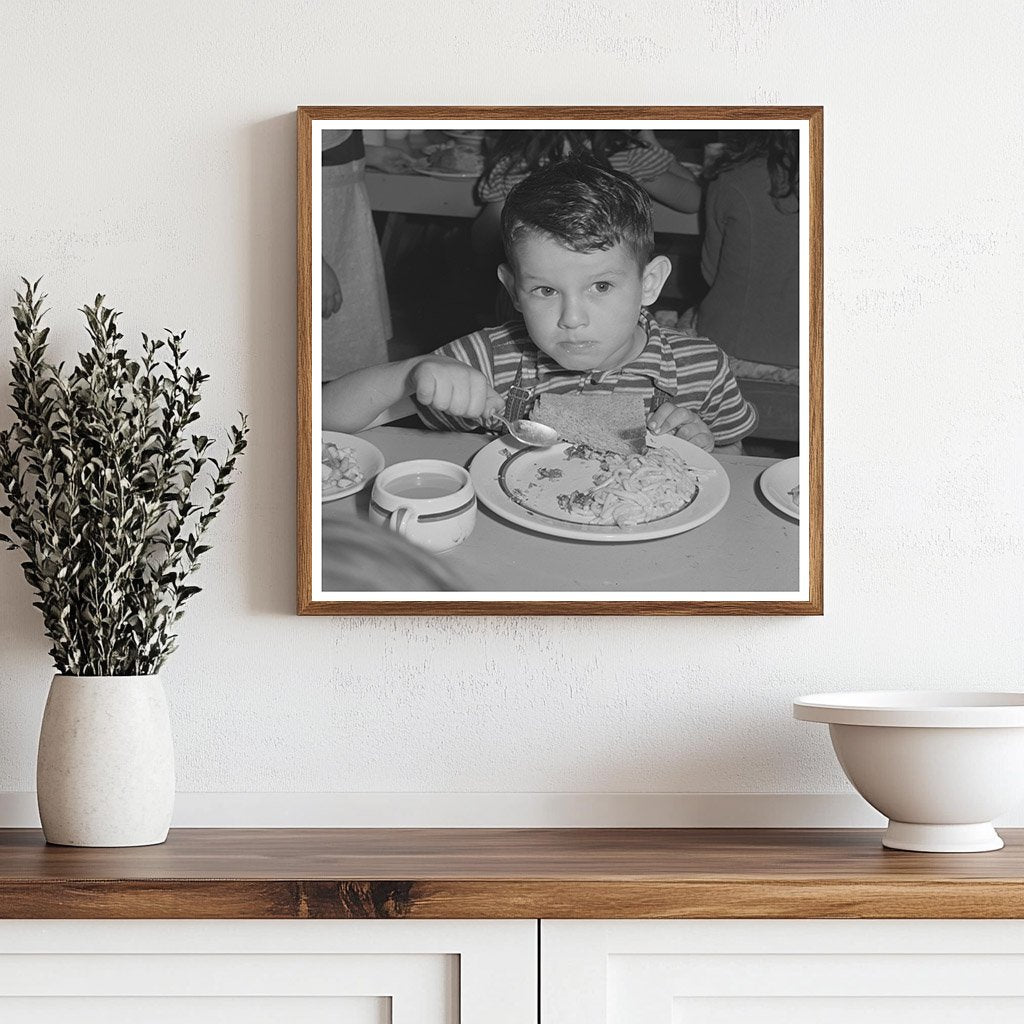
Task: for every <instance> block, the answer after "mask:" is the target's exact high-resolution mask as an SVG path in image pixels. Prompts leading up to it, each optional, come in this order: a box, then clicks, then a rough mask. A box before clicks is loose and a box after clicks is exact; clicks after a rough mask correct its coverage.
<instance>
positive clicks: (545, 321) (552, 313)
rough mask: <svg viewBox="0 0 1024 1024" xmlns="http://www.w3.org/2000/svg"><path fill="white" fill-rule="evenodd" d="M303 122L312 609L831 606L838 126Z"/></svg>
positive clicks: (302, 560) (787, 116) (794, 111)
mask: <svg viewBox="0 0 1024 1024" xmlns="http://www.w3.org/2000/svg"><path fill="white" fill-rule="evenodd" d="M297 120H298V289H297V291H298V374H297V387H298V441H297V448H298V463H297V465H298V500H297V511H298V525H297V531H298V547H297V550H298V611H299V613H300V614H304V615H819V614H821V613H822V610H823V594H822V125H823V112H822V108H821V107H488V108H484V107H472V108H470V107H300V108H299V110H298V118H297ZM315 454H319V455H320V463H319V465H320V469H319V472H317V470H316V468H315V467H316V463H314V461H313V456H314V455H315Z"/></svg>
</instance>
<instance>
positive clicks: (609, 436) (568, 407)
mask: <svg viewBox="0 0 1024 1024" xmlns="http://www.w3.org/2000/svg"><path fill="white" fill-rule="evenodd" d="M530 419H532V420H537V422H538V423H546V424H547V425H548V426H549V427H554V428H555V430H557V431H558V436H559V437H561V439H562V440H563V441H569V442H570V443H572V444H585V445H587V446H588V447H590V448H593V449H594V450H595V451H598V452H617V453H618V454H619V455H642V454H643V453H644V452H645V451H646V450H647V411H646V409H645V407H644V400H643V398H642V397H641V396H640V395H616V394H603V393H600V392H594V393H590V394H584V395H541V396H540V397H539V398H538V399H537V401H536V403H535V404H534V407H533V412H531V413H530Z"/></svg>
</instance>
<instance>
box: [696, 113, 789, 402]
mask: <svg viewBox="0 0 1024 1024" xmlns="http://www.w3.org/2000/svg"><path fill="white" fill-rule="evenodd" d="M705 176H706V177H707V178H708V179H709V180H710V182H711V184H710V185H709V186H708V195H707V206H706V210H705V220H706V228H705V235H704V245H703V250H702V253H701V270H702V273H703V275H704V279H705V280H706V281H707V283H708V284H709V285H710V286H711V288H710V291H709V292H708V293H707V295H706V296H705V297H704V300H703V301H702V302H701V304H700V309H699V310H698V313H697V329H698V331H700V333H701V334H704V335H707V336H708V337H709V338H712V339H713V340H714V342H715V343H716V344H717V345H719V346H720V347H721V348H722V349H724V351H725V352H727V353H728V355H729V357H730V359H731V360H732V369H733V372H734V373H735V374H736V375H737V376H742V377H745V378H755V379H760V380H774V381H777V382H781V383H793V384H796V383H798V382H799V362H800V353H799V339H800V298H799V294H800V293H799V288H800V194H799V192H800V149H799V135H798V133H797V132H796V131H791V130H785V131H747V132H737V133H735V135H734V136H733V137H732V138H730V139H729V140H727V141H726V143H725V146H724V148H723V151H722V152H721V154H720V155H719V156H718V157H717V158H716V160H715V161H714V163H713V164H712V165H711V166H710V167H709V169H708V170H707V171H706V172H705Z"/></svg>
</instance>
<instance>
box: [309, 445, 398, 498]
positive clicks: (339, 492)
mask: <svg viewBox="0 0 1024 1024" xmlns="http://www.w3.org/2000/svg"><path fill="white" fill-rule="evenodd" d="M320 434H321V437H322V438H323V440H324V441H333V442H334V443H335V444H336V445H337V446H338V447H339V448H351V449H352V451H354V452H355V453H356V462H358V463H359V468H360V469H361V470H362V471H363V479H362V480H360V481H359V483H357V484H350V485H349V486H348V487H341V488H337V487H335V488H328V489H326V490H321V493H320V500H321V501H322V502H323V501H337V500H338V499H339V498H347V497H348V496H349V495H350V494H355V493H356V492H357V491H361V490H362V489H363V488H364V487H365V486H366V485H367V484H369V483H372V482H373V478H374V477H375V476H376V475H377V474H378V473H379V472H380V471H381V470H382V469H383V468H384V456H383V455H381V453H380V449H379V448H378V447H377V446H376V445H373V444H370V442H369V441H364V440H363V439H362V438H361V437H356V436H354V435H353V434H339V433H337V431H334V430H323V431H321V432H320Z"/></svg>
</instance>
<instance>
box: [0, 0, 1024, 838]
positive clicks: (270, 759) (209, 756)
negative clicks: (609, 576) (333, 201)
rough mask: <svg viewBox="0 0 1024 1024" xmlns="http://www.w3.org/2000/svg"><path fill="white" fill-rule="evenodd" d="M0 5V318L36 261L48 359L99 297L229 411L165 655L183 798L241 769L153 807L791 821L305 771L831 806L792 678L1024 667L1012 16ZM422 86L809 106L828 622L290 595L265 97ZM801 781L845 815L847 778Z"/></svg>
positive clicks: (488, 99) (30, 730)
mask: <svg viewBox="0 0 1024 1024" xmlns="http://www.w3.org/2000/svg"><path fill="white" fill-rule="evenodd" d="M0 17H2V31H0V76H2V77H0V118H2V120H0V134H2V138H3V145H2V146H0V294H2V295H3V299H4V302H3V305H4V306H5V307H6V306H8V305H9V304H10V302H11V301H13V290H14V288H15V286H16V285H17V283H18V278H19V277H20V276H21V275H26V276H29V277H33V276H38V275H45V287H46V290H47V291H48V292H49V295H50V304H51V305H52V306H53V313H52V314H51V317H50V324H51V325H52V327H53V334H54V335H55V341H54V344H55V347H56V348H57V350H58V351H59V352H62V353H64V354H69V353H70V352H71V351H72V350H73V349H74V347H75V346H77V345H78V344H79V342H80V341H81V339H82V337H83V332H82V329H81V326H80V317H79V316H78V314H76V313H75V310H76V309H77V308H78V307H80V306H81V305H82V304H83V303H84V302H85V301H87V300H89V299H91V297H92V296H93V295H94V294H95V293H96V292H98V291H102V292H104V293H105V294H106V295H107V296H108V298H109V300H110V301H111V302H112V303H113V304H114V305H116V306H117V308H119V309H123V310H124V311H125V314H124V317H123V319H122V326H123V327H124V328H126V331H125V333H126V336H127V337H129V338H133V337H137V335H138V333H139V332H140V331H142V330H145V331H149V332H153V331H159V330H160V329H161V328H163V327H165V326H167V327H173V328H181V327H187V328H188V330H189V337H190V339H191V342H192V347H191V352H192V355H193V357H194V359H195V360H196V361H197V362H199V364H200V365H201V366H202V367H203V369H204V370H206V371H208V372H209V373H210V374H211V375H212V377H213V380H212V382H211V387H210V388H209V392H208V395H207V397H206V399H205V401H204V407H205V415H206V420H205V426H206V428H207V430H208V432H209V431H215V430H218V429H220V427H221V425H225V426H226V424H227V422H228V421H229V420H230V419H231V418H232V417H233V415H234V412H235V410H236V409H238V408H244V409H246V410H248V411H249V412H250V413H251V416H252V422H253V432H252V445H251V454H249V455H248V456H247V457H246V459H245V462H244V474H243V478H242V480H241V482H240V483H239V484H238V486H237V488H236V489H235V490H234V491H233V492H232V494H231V496H230V501H229V506H228V508H229V512H228V515H227V516H225V518H224V519H223V520H222V521H221V522H220V523H219V524H218V526H217V528H216V532H215V537H214V542H215V547H214V551H213V552H212V553H211V555H210V556H207V559H206V562H205V565H204V567H203V571H202V579H200V580H199V582H200V583H201V584H203V585H205V590H204V593H203V594H201V595H200V596H199V597H198V598H196V599H195V601H194V602H193V605H192V606H191V608H190V612H189V614H188V615H187V616H186V618H185V619H184V620H183V624H184V627H185V628H184V630H183V632H182V637H181V649H180V651H179V652H178V653H177V654H176V655H175V656H174V658H173V659H172V660H171V662H170V663H169V665H168V667H167V669H166V670H165V672H164V677H165V679H166V681H167V684H168V689H169V696H170V700H171V702H172V714H173V724H174V730H175V734H176V741H177V756H178V772H179V789H180V790H181V791H182V792H183V793H184V794H215V793H235V792H237V793H248V794H257V795H256V796H251V797H249V798H247V799H245V800H242V799H240V798H239V799H238V800H234V801H233V800H230V799H224V798H217V799H216V800H215V799H214V798H213V797H212V796H206V797H204V796H201V795H200V796H183V797H182V800H181V813H180V814H179V818H178V821H179V823H184V822H187V821H203V822H206V823H217V822H225V823H227V822H232V823H237V822H239V821H240V820H241V821H252V822H256V821H260V822H263V823H268V824H278V823H281V824H283V823H286V822H287V821H291V820H295V819H296V818H302V817H303V815H305V816H306V818H308V820H310V821H313V823H318V824H324V823H329V822H334V821H337V822H340V823H346V822H347V821H350V820H378V819H376V818H374V813H375V812H374V810H373V808H374V807H375V806H376V807H378V808H380V807H389V806H390V807H392V808H393V809H394V817H395V818H396V819H397V820H393V821H391V822H390V823H395V824H398V823H402V822H403V821H407V822H408V823H414V822H418V821H420V820H423V819H424V818H425V817H430V815H431V813H433V812H431V811H430V808H435V809H436V814H434V817H435V818H436V819H437V820H439V821H441V822H442V823H443V821H445V820H455V819H459V820H464V819H467V818H468V819H469V820H470V821H471V822H473V821H476V822H479V823H483V821H484V820H485V819H486V820H492V819H495V818H498V819H502V820H507V821H508V822H509V823H515V824H523V823H527V822H529V821H532V820H571V819H572V820H574V819H573V814H574V813H575V812H574V811H573V808H576V809H577V811H578V809H579V807H581V806H582V807H591V808H604V811H602V812H601V813H605V812H606V813H607V814H608V815H611V816H612V817H613V818H614V816H615V815H616V814H618V813H619V812H621V813H622V814H623V815H626V816H627V817H628V814H629V813H633V814H634V817H636V814H637V813H639V812H636V808H638V807H647V808H649V809H650V813H649V815H648V817H649V818H650V819H651V820H662V821H665V822H666V823H669V821H671V820H697V819H701V820H703V819H706V818H714V816H715V814H716V813H718V812H717V811H715V810H714V808H720V807H724V806H732V807H734V808H737V812H736V813H737V814H738V815H739V816H740V817H746V818H752V817H754V816H756V815H761V816H762V817H764V816H765V815H767V817H768V818H772V815H775V816H776V817H775V820H778V821H780V822H781V821H783V820H785V819H786V818H787V814H788V813H789V812H787V811H786V808H787V807H789V808H790V809H791V810H792V808H794V807H796V806H797V805H796V804H794V803H792V802H790V803H788V804H787V803H786V802H785V801H781V802H780V801H775V802H773V801H771V800H768V801H765V800H764V799H760V798H759V799H741V800H739V801H738V802H737V801H732V803H730V802H729V801H719V800H710V801H703V802H699V801H698V802H697V803H692V802H691V803H690V804H687V802H686V801H685V800H680V799H679V798H675V797H668V796H665V797H663V798H654V797H648V798H647V799H646V801H645V800H634V799H629V798H627V799H625V800H622V799H621V798H614V797H607V798H602V799H603V802H602V799H596V800H594V801H591V802H589V803H588V802H587V800H586V799H584V798H581V800H582V803H581V802H580V801H576V802H574V801H573V800H572V799H562V800H561V801H558V800H548V801H543V800H540V799H539V798H532V797H524V798H522V799H520V800H516V799H513V798H512V797H510V796H508V797H504V798H498V797H495V798H479V799H476V800H474V799H469V798H461V797H455V798H453V797H451V796H449V797H448V798H447V799H445V798H442V797H440V796H438V797H435V798H422V799H421V798H409V799H407V800H406V801H405V802H403V801H402V800H400V799H399V798H397V797H392V798H390V800H391V803H390V804H389V803H388V798H383V797H382V798H381V799H380V800H379V801H370V802H369V803H367V802H366V801H365V800H364V801H363V802H360V801H358V800H356V799H355V798H348V799H343V798H341V797H328V796H326V795H324V796H317V795H316V794H331V793H360V792H378V793H382V794H389V793H390V794H397V793H409V792H416V791H422V792H427V793H435V794H453V793H477V794H480V793H489V792H490V793H501V794H517V793H519V794H530V793H533V794H554V793H567V794H613V793H620V794H621V793H645V794H684V793H691V794H713V793H734V794H811V793H818V794H828V793H837V794H838V793H847V792H849V789H848V786H847V784H846V783H845V781H844V780H843V778H842V776H841V774H840V772H839V770H838V768H837V766H836V764H835V762H834V759H833V756H832V753H831V749H830V747H829V744H828V740H827V735H826V730H825V729H824V728H823V727H820V726H813V725H807V724H803V723H796V722H794V721H792V720H791V718H790V710H789V702H790V700H791V698H792V697H793V696H795V695H798V694H800V693H803V692H808V691H820V690H827V689H858V688H868V687H875V686H879V687H909V688H931V687H935V688H942V687H949V688H956V687H963V688H978V689H988V688H1001V687H1004V688H1015V687H1019V686H1020V685H1021V678H1020V676H1021V668H1022V659H1021V641H1020V638H1019V637H1020V625H1019V623H1020V620H1021V618H1022V610H1024V607H1022V597H1021V584H1020V580H1021V532H1020V526H1021V520H1020V514H1019V506H1020V498H1021V492H1022V488H1021V482H1020V481H1021V473H1020V466H1019V462H1020V452H1021V441H1022V431H1021V416H1020V400H1021V397H1022V387H1021V380H1022V379H1024V372H1022V371H1024V358H1022V355H1021V344H1020V338H1021V325H1022V305H1024V300H1022V293H1021V281H1022V270H1024V267H1022V257H1021V252H1022V248H1024V246H1022V238H1024V213H1022V206H1021V203H1020V201H1019V195H1020V191H1021V185H1020V181H1021V167H1022V156H1024V149H1022V144H1021V133H1020V121H1021V114H1022V112H1024V95H1022V92H1024V87H1022V84H1021V78H1020V76H1019V73H1018V71H1017V57H1018V49H1019V47H1018V43H1019V40H1020V38H1021V35H1022V32H1024V8H1022V7H1021V6H1020V5H1019V4H1017V3H1015V2H1012V0H1006V2H988V3H968V2H963V3H952V2H937V3H935V2H927V3H926V2H923V0H918V2H905V0H901V2H884V0H874V2H861V3H856V4H852V3H851V4H836V3H825V2H812V0H804V2H787V3H783V2H769V0H718V2H715V3H711V2H708V3H704V4H698V3H692V2H690V3H666V2H657V3H656V2H653V0H634V2H633V3H630V4H617V3H612V2H609V0H604V2H600V3H597V2H580V0H548V2H541V0H518V2H516V3H510V2H501V3H499V2H495V0H475V2H472V3H471V2H469V0H457V2H451V0H450V2H447V3H437V2H435V3H423V2H422V0H415V2H414V0H399V2H393V3H387V4H373V3H354V2H351V0H342V2H331V0H306V2H284V0H261V2H243V0H205V2H198V0H186V2H172V3H157V2H142V3H134V4H130V3H128V2H126V0H123V2H120V3H112V2H109V0H108V2H105V3H104V2H99V0H88V2H76V3H67V2H57V0H50V2H46V0H19V2H15V0H3V3H2V4H0ZM428 102H431V103H449V104H459V103H496V104H502V103H563V102H579V103H624V104H732V103H759V104H772V103H796V104H817V103H821V104H824V106H825V138H826V153H825V155H826V166H825V183H826V193H825V196H826V201H825V207H826V263H825V280H826V324H825V339H826V345H825V347H826V429H825V456H826V510H825V525H826V561H825V568H826V572H825V596H826V615H825V616H824V618H820V619H817V618H811V619H783V618H778V619H773V618H750V619H742V620H737V619H727V618H722V619H713V618H708V619H703V618H694V619H629V618H621V619H601V618H595V619H589V620H588V619H526V618H523V619H506V620H500V619H443V618H438V619H394V620H392V619H378V620H374V619H344V618H337V619H330V618H308V619H299V618H297V617H296V616H295V615H294V614H293V607H294V599H293V591H294V583H293V580H294V540H293V534H294V528H293V523H294V505H295V500H294V484H293V481H294V470H295V459H294V437H295V414H294V408H293V406H294V400H293V393H294V349H295V313H294V294H295V266H294V265H295V256H294V250H295V241H294V239H295V198H294V196H295V156H294V151H295V144H294V134H295V125H294V114H293V112H294V108H295V107H296V106H298V105H300V104H345V103H368V104H374V103H379V104H403V103H404V104H416V103H428ZM6 322H7V324H8V326H7V327H5V328H4V335H3V336H4V341H3V351H6V352H9V350H10V337H11V334H10V329H9V326H10V322H9V320H8V321H6ZM2 359H3V362H4V363H5V364H6V361H7V357H6V356H2ZM5 377H6V374H5ZM4 402H5V403H6V399H5V400H4ZM5 416H6V414H5ZM3 422H6V419H3ZM18 562H19V559H18V557H17V555H15V554H12V553H7V552H4V551H0V607H2V609H3V618H2V622H0V649H2V651H3V654H2V657H0V792H3V793H5V794H7V796H6V798H0V823H7V824H11V823H17V822H20V821H21V820H22V819H24V821H25V823H32V822H33V821H34V818H33V816H32V811H31V801H30V798H28V797H23V796H22V797H19V796H17V794H25V793H27V792H29V791H31V790H32V788H33V785H34V752H35V742H36V736H37V731H38V725H39V720H40V715H41V712H42V705H43V701H44V698H45V694H46V688H47V684H48V681H49V677H50V674H51V668H50V666H49V662H48V658H47V655H46V645H45V643H44V641H43V638H42V630H41V625H40V619H39V616H38V613H37V612H36V611H35V609H33V608H32V607H31V604H30V602H31V595H30V593H29V590H28V588H27V586H26V585H25V583H24V581H23V580H22V578H21V575H20V570H19V569H18ZM274 794H277V796H274ZM281 794H312V795H307V796H304V797H303V796H288V797H284V796H281ZM431 799H433V800H434V803H431ZM687 806H689V807H691V808H693V807H697V808H700V807H703V808H704V811H703V812H701V811H699V810H698V811H697V812H695V814H696V818H694V817H693V816H691V817H690V818H686V813H685V809H686V807H687ZM800 806H801V807H804V809H805V810H806V808H807V807H810V806H811V804H810V803H807V804H801V805H800ZM814 806H815V807H818V806H819V804H814ZM829 806H830V807H831V808H832V809H831V811H829V812H828V813H830V814H832V816H833V819H834V818H835V817H836V815H839V817H840V818H841V819H842V820H844V821H848V822H850V823H852V822H854V821H856V820H863V819H864V812H863V811H862V810H861V807H862V805H861V804H860V803H859V801H858V800H856V798H852V797H851V798H850V799H849V800H846V801H839V802H837V803H835V804H832V805H829ZM296 808H298V810H296ZM354 808H362V810H359V811H358V813H357V812H356V811H354V810H353V809H354ZM403 808H404V809H405V810H407V811H408V812H409V816H408V817H403V814H404V813H405V811H403ZM424 808H426V809H427V810H424ZM552 808H554V810H552ZM559 808H560V809H559ZM609 808H610V810H609ZM616 808H617V809H618V810H616ZM631 808H632V812H630V809H631ZM765 808H767V809H768V810H767V811H766V810H765ZM773 808H775V810H772V809H773ZM303 809H305V810H303ZM476 809H479V815H478V816H476V817H475V815H477V810H476ZM545 809H546V810H545ZM307 812H308V813H307ZM801 813H803V812H801ZM815 813H817V812H815ZM595 814H596V815H597V816H598V817H600V814H598V812H597V811H595ZM794 814H795V815H796V817H800V815H799V814H796V812H795V811H794V812H793V814H790V817H793V815H794ZM4 815H6V817H4ZM460 815H461V816H462V817H461V818H459V816H460ZM673 815H676V816H677V817H676V818H675V819H673ZM642 816H643V815H642V814H641V815H640V817H642ZM680 816H681V817H680ZM812 816H813V815H812ZM825 816H826V817H827V814H826V815H825ZM584 817H586V815H584ZM624 820H626V819H625V818H624ZM630 820H632V819H630Z"/></svg>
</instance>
